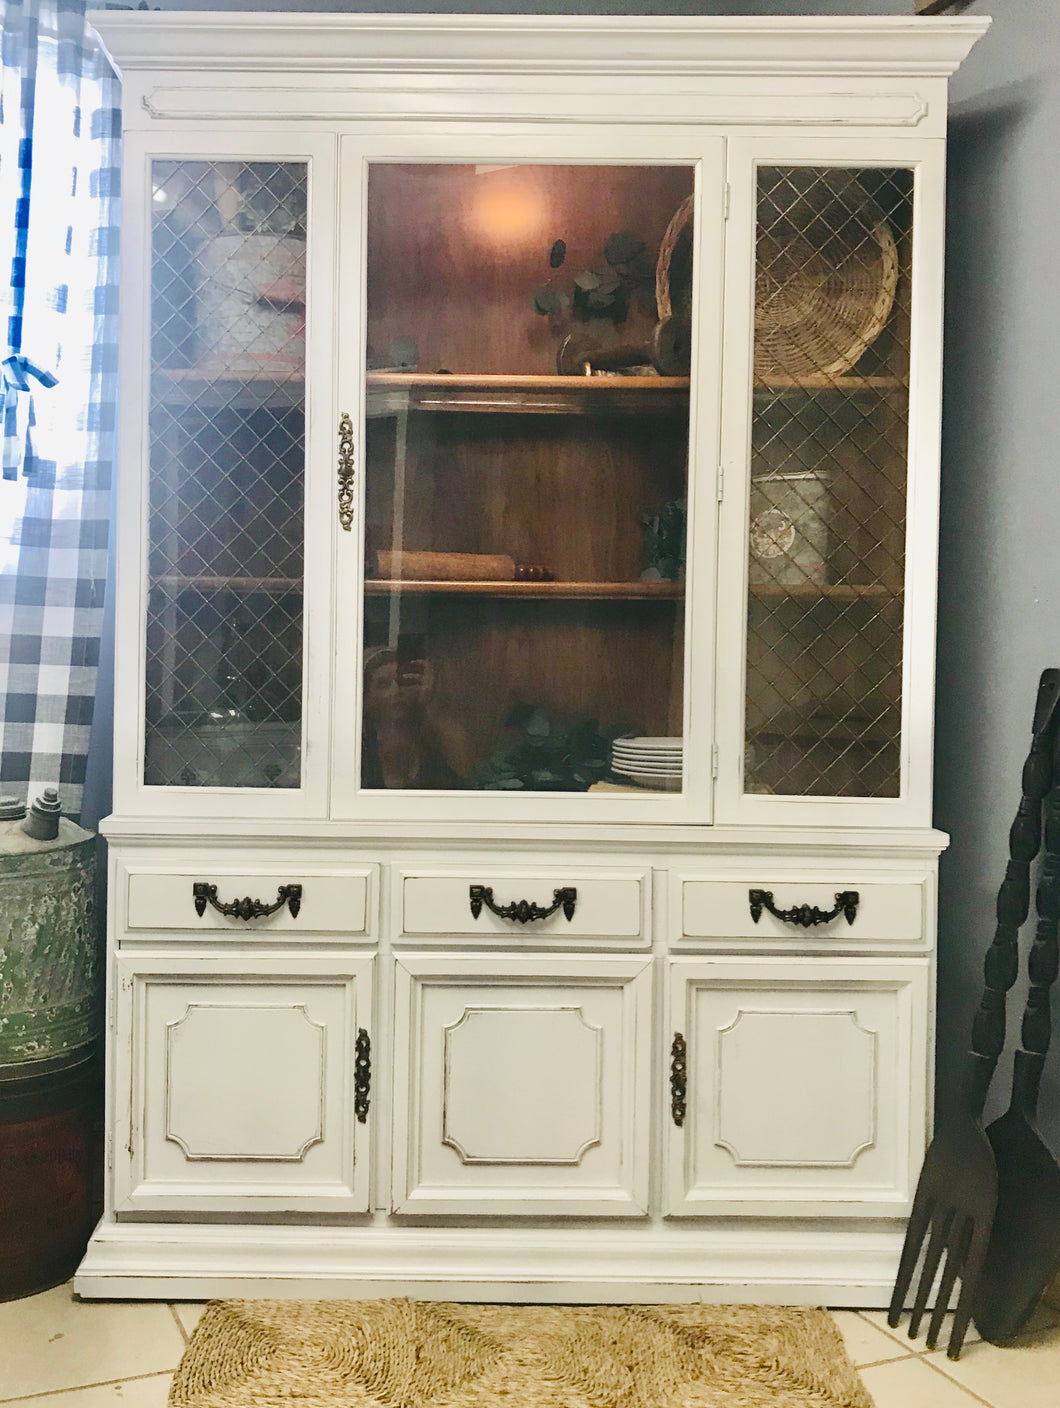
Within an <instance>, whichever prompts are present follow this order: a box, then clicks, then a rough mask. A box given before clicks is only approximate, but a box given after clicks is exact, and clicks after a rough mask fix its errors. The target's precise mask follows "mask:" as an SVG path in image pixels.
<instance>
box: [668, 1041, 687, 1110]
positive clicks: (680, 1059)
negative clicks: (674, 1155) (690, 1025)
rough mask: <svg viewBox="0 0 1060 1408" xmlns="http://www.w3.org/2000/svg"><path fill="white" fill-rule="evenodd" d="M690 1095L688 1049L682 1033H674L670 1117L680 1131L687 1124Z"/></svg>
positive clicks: (671, 1055) (671, 1062) (671, 1052)
mask: <svg viewBox="0 0 1060 1408" xmlns="http://www.w3.org/2000/svg"><path fill="white" fill-rule="evenodd" d="M687 1094H688V1047H687V1045H686V1044H685V1039H684V1036H683V1034H682V1033H681V1032H674V1039H673V1043H672V1045H671V1047H670V1117H671V1118H672V1120H673V1122H674V1124H675V1125H677V1127H678V1129H680V1128H681V1126H682V1125H683V1124H684V1122H685V1098H686V1096H687Z"/></svg>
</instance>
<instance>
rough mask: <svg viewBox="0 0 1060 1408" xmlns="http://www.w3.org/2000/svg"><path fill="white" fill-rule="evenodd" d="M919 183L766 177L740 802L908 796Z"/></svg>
mask: <svg viewBox="0 0 1060 1408" xmlns="http://www.w3.org/2000/svg"><path fill="white" fill-rule="evenodd" d="M912 197H913V182H912V173H911V172H909V171H907V170H901V169H880V168H872V169H859V170H850V169H846V168H842V169H840V168H836V167H765V168H760V169H759V173H758V197H757V230H756V267H755V317H754V323H755V340H754V391H753V396H754V407H753V415H752V420H751V515H750V527H749V535H748V543H749V548H748V582H749V596H750V599H749V603H748V634H747V686H746V700H745V704H746V730H747V740H746V742H747V747H746V756H745V765H744V788H745V791H747V792H758V793H763V792H764V793H776V794H778V795H788V796H836V797H896V796H898V794H899V790H900V775H899V757H900V744H901V696H902V639H903V615H904V603H903V583H904V578H905V505H906V473H907V442H908V429H909V417H908V408H909V345H910V273H911V270H910V246H911V225H912V203H913V201H912Z"/></svg>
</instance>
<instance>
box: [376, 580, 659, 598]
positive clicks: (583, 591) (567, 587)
mask: <svg viewBox="0 0 1060 1408" xmlns="http://www.w3.org/2000/svg"><path fill="white" fill-rule="evenodd" d="M364 590H365V594H366V595H367V596H386V595H389V594H390V593H393V592H402V593H405V594H408V595H410V596H443V595H444V596H489V597H523V598H529V599H534V598H539V599H542V598H549V599H553V600H566V601H592V600H598V601H679V600H681V599H682V598H683V597H684V594H685V584H684V582H639V581H638V582H417V581H411V580H409V581H404V580H401V581H379V580H375V579H372V578H369V579H368V580H367V581H366V582H365V584H364Z"/></svg>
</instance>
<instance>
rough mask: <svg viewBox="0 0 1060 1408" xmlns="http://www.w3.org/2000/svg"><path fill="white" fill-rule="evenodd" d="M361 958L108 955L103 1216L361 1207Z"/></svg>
mask: <svg viewBox="0 0 1060 1408" xmlns="http://www.w3.org/2000/svg"><path fill="white" fill-rule="evenodd" d="M371 976H372V960H371V958H368V957H357V958H349V957H345V956H344V957H342V958H340V957H339V956H338V955H335V956H329V957H326V958H311V957H304V956H302V955H297V956H296V957H294V958H292V959H290V960H284V959H280V958H277V957H274V956H272V955H269V956H255V955H250V954H246V953H242V954H239V955H233V956H224V957H210V956H202V955H199V954H190V955H189V954H185V955H182V956H179V957H178V956H176V955H173V954H170V953H167V954H164V955H159V954H150V955H148V954H136V955H132V956H126V955H119V957H118V959H117V965H116V973H115V981H116V983H117V996H118V1003H117V1012H116V1031H115V1052H116V1061H115V1076H114V1093H113V1109H114V1128H115V1138H114V1146H115V1148H114V1187H115V1209H116V1211H117V1212H119V1213H122V1212H125V1213H131V1212H139V1211H143V1212H148V1211H150V1212H165V1211H173V1212H185V1211H194V1212H195V1213H198V1214H209V1213H222V1212H243V1213H247V1212H269V1213H273V1214H276V1213H283V1212H305V1211H316V1212H363V1211H365V1210H367V1208H368V1173H369V1158H368V1137H367V1136H368V1129H369V1111H370V1104H371V1098H372V1094H371V1087H370V1059H371V1056H370V1041H371V1032H372V1022H371V1001H372V983H371Z"/></svg>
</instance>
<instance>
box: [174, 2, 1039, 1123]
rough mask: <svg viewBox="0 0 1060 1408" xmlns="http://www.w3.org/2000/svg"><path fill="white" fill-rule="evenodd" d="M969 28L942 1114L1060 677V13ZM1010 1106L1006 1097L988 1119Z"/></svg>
mask: <svg viewBox="0 0 1060 1408" xmlns="http://www.w3.org/2000/svg"><path fill="white" fill-rule="evenodd" d="M159 8H163V9H204V10H206V9H219V8H228V9H247V10H254V9H261V10H267V9H285V10H300V9H321V10H326V9H331V10H350V11H354V10H362V9H363V10H375V11H387V10H401V9H404V10H423V11H450V12H453V11H457V12H459V11H466V12H501V11H519V12H530V13H534V12H541V13H545V12H568V13H591V12H601V13H610V14H631V13H634V14H637V13H639V14H653V13H654V14H702V13H713V14H854V13H858V14H884V13H888V14H909V13H910V12H911V10H912V8H913V7H912V0H894V2H893V3H881V0H876V3H873V0H841V2H840V3H832V0H816V3H805V4H783V3H768V0H766V3H760V4H750V3H748V4H743V5H736V4H729V5H726V4H710V3H696V2H695V0H656V3H652V0H611V3H606V2H604V3H602V0H570V2H569V3H552V4H527V3H523V4H519V3H506V2H505V0H479V2H478V3H475V2H474V0H466V3H464V4H457V5H444V4H431V3H419V4H417V3H407V0H406V2H405V3H388V2H387V0H372V3H369V4H364V5H357V4H343V3H341V0H333V3H330V4H329V3H327V0H317V2H316V3H308V4H301V5H298V4H295V5H292V4H286V5H283V4H278V3H271V0H258V3H247V2H246V0H244V3H239V2H238V0H230V3H228V4H227V5H218V4H214V3H211V0H186V2H185V3H181V4H163V5H161V6H160V7H159ZM970 13H972V14H979V13H986V14H993V16H994V25H993V28H992V29H991V31H990V33H989V34H988V35H987V37H986V38H985V39H984V40H982V41H981V43H980V44H979V45H978V46H977V47H976V49H975V50H974V51H973V53H972V55H971V58H970V59H969V61H968V62H967V64H966V65H965V67H964V68H962V69H961V70H960V72H959V73H958V74H957V75H956V77H955V79H954V81H953V85H952V98H953V108H952V125H951V147H950V165H949V194H948V204H949V235H948V241H947V313H946V344H947V346H946V352H947V359H946V371H945V404H944V417H943V493H942V541H941V562H942V575H941V583H940V614H939V676H938V704H937V711H936V729H937V738H938V756H937V766H936V787H935V816H936V823H937V824H938V825H939V826H940V827H942V828H943V829H945V830H947V831H949V832H950V833H951V836H952V845H951V847H950V849H949V851H948V852H947V853H946V855H945V856H944V858H943V863H942V882H941V913H940V936H939V1005H938V1077H939V1106H940V1108H945V1106H946V1105H947V1104H948V1103H949V1102H950V1101H951V1100H952V1098H953V1094H954V1088H955V1082H956V1080H957V1078H958V1076H959V1073H960V1070H961V1067H962V1055H963V1053H964V1051H965V1050H966V1049H967V1045H968V1033H969V1028H970V1023H971V1017H972V1013H973V1011H974V1008H975V1004H976V1002H977V1001H978V994H979V987H980V982H981V973H982V956H983V953H984V951H985V949H986V947H987V945H988V944H989V942H990V939H991V936H992V933H993V925H994V900H995V895H996V890H997V886H998V884H999V882H1000V879H1001V876H1002V874H1003V872H1004V865H1005V860H1006V858H1007V854H1008V849H1007V848H1008V840H1007V837H1008V827H1009V824H1010V822H1011V820H1012V816H1013V814H1014V811H1015V807H1016V803H1017V801H1018V799H1019V778H1020V767H1021V764H1022V760H1023V757H1024V755H1025V753H1026V749H1027V744H1028V741H1029V724H1030V713H1031V706H1032V703H1033V699H1034V692H1035V688H1036V684H1037V679H1038V675H1039V673H1040V671H1041V670H1042V669H1043V668H1044V667H1045V666H1047V665H1060V552H1058V551H1057V543H1058V542H1060V522H1058V519H1060V512H1058V496H1057V492H1056V483H1057V469H1056V462H1057V454H1058V447H1060V385H1057V382H1058V372H1060V350H1058V341H1060V278H1058V277H1057V273H1056V272H1055V270H1056V268H1057V266H1058V264H1060V240H1058V237H1057V216H1058V214H1060V192H1058V188H1057V184H1056V181H1055V178H1054V174H1053V173H1054V167H1053V162H1054V161H1055V160H1056V155H1057V149H1058V147H1060V72H1058V56H1060V5H1057V4H1055V3H1051V0H1047V2H1046V3H1028V0H975V3H973V5H972V6H971V10H970ZM1027 937H1028V935H1025V940H1026V938H1027ZM1011 1007H1012V1012H1011V1013H1010V1019H1009V1028H1010V1035H1011V1034H1012V1033H1014V1032H1015V1031H1016V1030H1018V1009H1017V1004H1016V1002H1015V1001H1013V1002H1012V1003H1011ZM1058 1047H1060V1042H1058ZM1008 1066H1009V1063H1008V1062H1007V1061H1006V1063H1005V1065H1004V1066H1003V1068H1002V1069H1003V1073H1004V1074H1006V1075H1007V1071H1008ZM1004 1089H1005V1080H1004V1079H1002V1080H999V1082H998V1091H997V1095H996V1099H995V1101H994V1102H993V1103H994V1104H997V1103H999V1102H1001V1101H1002V1100H1003V1098H1004ZM1041 1111H1042V1117H1043V1119H1042V1123H1043V1128H1044V1130H1045V1131H1046V1133H1047V1134H1048V1135H1050V1136H1051V1138H1052V1140H1053V1141H1054V1144H1055V1146H1056V1147H1057V1149H1058V1150H1060V1051H1058V1053H1057V1056H1056V1059H1055V1060H1054V1062H1053V1063H1052V1068H1051V1069H1050V1070H1047V1072H1046V1078H1045V1082H1044V1083H1043V1091H1042V1101H1041Z"/></svg>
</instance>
